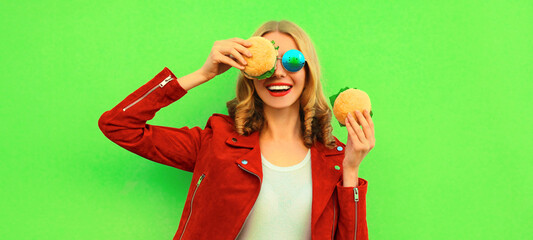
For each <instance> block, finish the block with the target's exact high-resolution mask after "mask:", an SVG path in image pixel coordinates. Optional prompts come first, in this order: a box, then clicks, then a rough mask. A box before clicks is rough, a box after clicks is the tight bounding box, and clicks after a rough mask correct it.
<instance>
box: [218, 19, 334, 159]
mask: <svg viewBox="0 0 533 240" xmlns="http://www.w3.org/2000/svg"><path fill="white" fill-rule="evenodd" d="M272 31H278V32H282V33H286V34H289V35H290V36H292V38H293V39H294V40H295V42H296V44H297V46H298V48H299V49H300V51H301V52H302V53H303V55H304V56H305V58H306V63H305V65H304V69H305V71H306V79H305V86H304V90H303V92H302V94H301V95H300V99H299V100H300V103H301V104H300V123H301V124H300V125H301V127H302V129H301V130H302V131H301V132H302V133H303V136H302V137H303V140H304V144H305V146H306V147H308V148H310V147H311V146H312V145H313V144H314V142H315V141H317V140H318V141H320V142H321V143H323V144H324V145H325V146H326V147H327V148H329V149H331V148H334V147H335V146H336V142H335V139H334V137H333V135H332V133H331V132H332V130H333V128H332V127H331V117H332V113H331V109H330V108H329V106H328V104H327V100H326V97H325V96H324V92H323V91H322V84H321V82H320V65H319V62H318V57H317V55H316V52H315V48H314V46H313V43H312V42H311V39H310V38H309V36H308V35H307V33H306V32H305V31H304V30H303V29H302V28H300V27H299V26H298V25H296V24H295V23H293V22H290V21H287V20H281V21H268V22H265V23H264V24H263V25H261V26H260V27H259V28H258V29H257V30H256V31H255V33H254V34H253V35H252V36H263V35H264V34H266V33H268V32H272ZM252 81H253V80H250V79H247V78H245V77H244V75H243V73H242V72H239V76H238V77H237V89H236V97H235V98H234V99H232V100H230V101H228V102H227V103H226V106H227V108H228V113H229V116H230V117H231V118H233V120H234V123H235V124H234V128H235V129H234V130H235V131H236V132H237V133H239V134H240V135H249V134H251V133H252V132H255V131H258V130H261V129H262V128H263V126H264V124H265V118H264V115H263V114H264V112H263V101H262V100H261V98H260V97H259V95H257V92H256V91H255V88H254V84H253V82H252Z"/></svg>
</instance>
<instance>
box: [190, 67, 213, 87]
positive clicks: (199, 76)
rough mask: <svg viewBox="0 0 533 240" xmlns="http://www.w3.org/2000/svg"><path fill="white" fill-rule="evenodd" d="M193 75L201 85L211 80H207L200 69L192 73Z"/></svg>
mask: <svg viewBox="0 0 533 240" xmlns="http://www.w3.org/2000/svg"><path fill="white" fill-rule="evenodd" d="M194 75H195V76H196V79H198V80H199V81H200V82H201V83H205V82H207V81H209V80H211V79H210V78H208V77H207V76H206V75H205V74H204V72H203V71H202V69H201V68H200V69H198V70H196V71H194Z"/></svg>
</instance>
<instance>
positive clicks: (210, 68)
mask: <svg viewBox="0 0 533 240" xmlns="http://www.w3.org/2000/svg"><path fill="white" fill-rule="evenodd" d="M250 46H252V43H251V42H249V41H246V40H244V39H241V38H232V39H227V40H219V41H215V43H214V44H213V48H212V49H211V53H210V54H209V57H208V58H207V60H206V61H205V63H204V65H203V66H202V67H201V68H200V69H199V72H200V74H202V75H203V76H204V77H205V79H207V81H209V80H211V79H212V78H214V77H215V76H217V75H219V74H221V73H224V72H226V71H227V70H228V69H230V68H231V67H235V68H238V69H240V70H243V69H244V66H245V65H247V63H246V61H245V60H244V58H243V56H242V55H246V56H247V57H251V56H252V53H251V52H250V51H249V50H248V49H247V48H249V47H250Z"/></svg>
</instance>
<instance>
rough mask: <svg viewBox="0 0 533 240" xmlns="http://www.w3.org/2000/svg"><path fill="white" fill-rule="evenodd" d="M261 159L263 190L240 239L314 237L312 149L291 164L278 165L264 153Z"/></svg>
mask: <svg viewBox="0 0 533 240" xmlns="http://www.w3.org/2000/svg"><path fill="white" fill-rule="evenodd" d="M261 160H262V162H263V181H262V183H261V184H262V185H261V190H260V192H259V196H258V197H257V201H256V202H255V204H254V206H253V207H252V210H251V212H250V215H249V216H248V218H247V219H246V221H245V222H244V226H243V228H242V231H241V233H240V234H239V235H238V237H237V239H242V240H244V239H246V240H263V239H265V240H266V239H268V240H271V239H286V240H291V239H295V240H296V239H297V240H302V239H311V207H312V205H311V204H312V200H313V182H312V179H311V149H309V150H308V151H307V155H306V156H305V158H304V160H303V161H301V162H300V163H298V164H296V165H293V166H289V167H279V166H275V165H273V164H272V163H270V162H269V161H268V160H267V159H265V157H264V156H263V154H261Z"/></svg>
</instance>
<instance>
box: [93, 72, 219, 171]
mask: <svg viewBox="0 0 533 240" xmlns="http://www.w3.org/2000/svg"><path fill="white" fill-rule="evenodd" d="M186 93H187V91H186V90H185V89H183V87H182V86H181V85H180V84H179V83H178V81H177V78H176V76H175V75H174V74H173V73H172V72H171V71H170V69H168V68H167V67H165V68H164V69H163V70H162V71H161V72H160V73H158V74H157V75H156V76H155V77H154V78H152V80H150V81H149V82H148V83H146V84H144V85H143V86H142V87H140V88H139V89H137V90H136V91H134V92H133V93H131V94H130V95H128V96H127V97H126V99H124V100H122V101H121V102H120V103H119V104H118V105H117V106H115V107H113V108H112V109H111V110H109V111H106V112H104V113H103V114H102V116H101V117H100V119H99V120H98V127H99V128H100V130H101V131H102V133H103V134H104V135H105V136H106V137H107V138H108V139H109V140H111V141H112V142H114V143H116V144H118V145H119V146H121V147H123V148H125V149H127V150H128V151H130V152H133V153H135V154H137V155H139V156H141V157H144V158H146V159H149V160H152V161H154V162H158V163H161V164H164V165H167V166H171V167H175V168H178V169H181V170H185V171H188V172H192V171H193V170H194V167H195V164H196V159H197V155H198V152H199V151H200V146H201V141H202V139H203V136H205V134H206V133H207V132H208V131H209V130H210V129H208V128H206V129H205V130H202V129H201V128H199V127H193V128H188V127H182V128H172V127H164V126H156V125H151V124H146V121H148V120H150V119H152V118H153V117H154V116H155V113H156V112H157V111H159V109H161V108H163V107H166V106H167V105H169V104H171V103H173V102H174V101H176V100H178V99H180V98H181V97H183V96H184V95H185V94H186Z"/></svg>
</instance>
